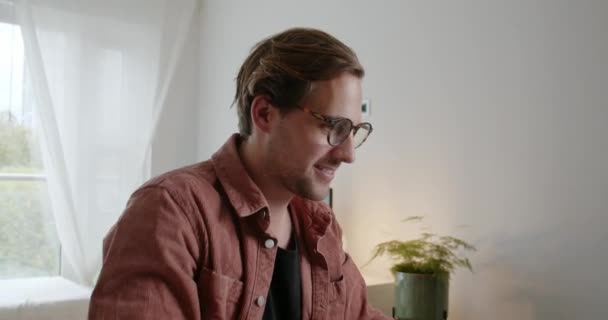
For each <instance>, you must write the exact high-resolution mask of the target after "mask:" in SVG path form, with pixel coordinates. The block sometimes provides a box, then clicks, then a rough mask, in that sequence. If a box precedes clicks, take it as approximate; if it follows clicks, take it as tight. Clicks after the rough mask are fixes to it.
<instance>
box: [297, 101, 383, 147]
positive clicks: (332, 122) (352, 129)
mask: <svg viewBox="0 0 608 320" xmlns="http://www.w3.org/2000/svg"><path fill="white" fill-rule="evenodd" d="M296 107H297V108H298V109H300V110H302V111H304V112H306V113H308V114H310V115H311V116H313V117H315V118H317V119H318V120H321V121H322V122H324V123H325V124H327V125H329V126H330V127H331V130H333V129H334V127H335V126H336V124H337V123H338V122H340V121H348V122H349V123H350V130H349V132H348V134H347V135H346V136H345V138H344V139H343V140H342V141H340V142H339V143H337V144H333V143H331V141H330V137H331V130H330V131H329V132H328V133H327V143H328V144H329V145H330V146H334V147H335V146H339V145H341V144H342V143H344V141H346V139H348V136H349V135H350V134H351V133H352V134H353V135H356V134H357V131H358V130H359V129H360V128H362V127H364V126H369V133H368V134H367V137H365V139H363V140H362V141H361V143H359V145H357V146H355V149H357V148H359V147H360V146H361V145H363V143H364V142H365V141H366V140H367V138H369V136H370V135H371V134H372V131H374V127H373V126H372V124H371V123H369V122H361V123H359V124H357V125H355V124H354V123H353V122H352V120H350V119H349V118H343V117H330V116H326V115H323V114H321V113H318V112H315V111H312V110H310V109H308V108H306V107H303V106H300V105H296Z"/></svg>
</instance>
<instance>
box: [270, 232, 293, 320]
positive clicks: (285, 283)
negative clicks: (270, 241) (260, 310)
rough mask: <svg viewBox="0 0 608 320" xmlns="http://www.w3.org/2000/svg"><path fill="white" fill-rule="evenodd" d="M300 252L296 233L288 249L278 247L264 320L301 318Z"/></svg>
mask: <svg viewBox="0 0 608 320" xmlns="http://www.w3.org/2000/svg"><path fill="white" fill-rule="evenodd" d="M301 280H302V277H301V275H300V254H299V252H298V244H297V241H296V239H295V234H292V236H291V242H290V244H289V245H288V246H287V249H286V250H285V249H282V248H278V249H277V257H276V260H275V263H274V272H273V274H272V282H271V283H270V291H269V292H268V298H267V299H266V300H267V302H266V308H265V309H264V317H263V318H262V319H263V320H279V319H280V320H284V319H297V320H299V319H301V308H302V305H301V299H300V295H301V286H302V282H301Z"/></svg>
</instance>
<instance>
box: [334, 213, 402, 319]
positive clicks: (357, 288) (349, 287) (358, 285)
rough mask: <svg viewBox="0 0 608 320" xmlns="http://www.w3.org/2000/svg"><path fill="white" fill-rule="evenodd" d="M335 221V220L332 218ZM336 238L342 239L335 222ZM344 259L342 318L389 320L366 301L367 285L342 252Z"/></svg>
mask: <svg viewBox="0 0 608 320" xmlns="http://www.w3.org/2000/svg"><path fill="white" fill-rule="evenodd" d="M334 221H335V220H334ZM335 228H336V233H337V235H338V239H340V240H339V241H340V243H341V239H342V228H341V227H340V226H339V224H338V223H337V221H336V223H335ZM343 256H344V261H343V262H342V272H343V274H344V279H347V280H348V281H347V282H345V285H346V290H345V292H346V293H347V297H346V306H345V317H344V319H359V320H390V319H392V318H391V317H389V316H386V315H384V313H382V312H381V311H380V310H377V309H376V308H374V307H373V306H372V305H370V304H369V302H368V301H367V285H366V284H365V280H364V279H363V276H362V275H361V272H360V271H359V268H357V265H356V264H355V263H354V261H353V260H352V259H351V257H350V255H349V254H348V253H346V252H344V255H343Z"/></svg>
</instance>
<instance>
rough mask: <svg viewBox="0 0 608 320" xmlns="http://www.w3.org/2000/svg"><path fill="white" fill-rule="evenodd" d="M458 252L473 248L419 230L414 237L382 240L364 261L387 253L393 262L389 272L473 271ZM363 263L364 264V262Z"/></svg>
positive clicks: (456, 239) (448, 237)
mask: <svg viewBox="0 0 608 320" xmlns="http://www.w3.org/2000/svg"><path fill="white" fill-rule="evenodd" d="M422 218H423V217H420V216H414V217H409V218H406V219H404V220H402V221H403V222H411V221H414V222H419V221H421V220H422ZM462 251H476V248H475V247H474V246H473V245H471V244H469V243H467V242H466V241H464V240H461V239H458V238H454V237H450V236H438V235H435V234H432V233H422V234H421V236H420V237H419V238H417V239H414V240H408V241H398V240H391V241H387V242H382V243H380V244H378V245H376V247H375V248H374V251H373V255H372V258H371V259H370V260H369V262H368V264H369V263H370V262H372V261H373V260H374V259H376V258H378V257H380V256H389V257H390V258H391V259H392V260H393V261H395V264H394V265H393V266H392V267H391V271H392V272H393V273H395V272H405V273H419V274H447V275H448V276H449V275H450V274H451V273H452V272H453V271H454V270H456V269H457V268H466V269H468V270H469V271H471V272H473V267H472V266H471V262H470V260H469V259H468V258H467V257H464V256H462V255H461V254H460V252H462ZM366 265H367V264H366Z"/></svg>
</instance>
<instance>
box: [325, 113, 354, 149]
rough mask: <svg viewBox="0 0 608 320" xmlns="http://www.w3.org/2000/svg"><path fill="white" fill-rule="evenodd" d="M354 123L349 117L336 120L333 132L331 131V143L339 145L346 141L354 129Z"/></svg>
mask: <svg viewBox="0 0 608 320" xmlns="http://www.w3.org/2000/svg"><path fill="white" fill-rule="evenodd" d="M351 126H352V124H351V122H350V121H349V120H348V119H341V120H340V121H338V122H336V124H335V125H334V127H333V128H332V130H331V132H330V133H329V143H330V144H331V145H334V146H337V145H339V144H341V143H342V142H344V140H346V138H348V135H349V134H350V131H351V129H352V127H351Z"/></svg>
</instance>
